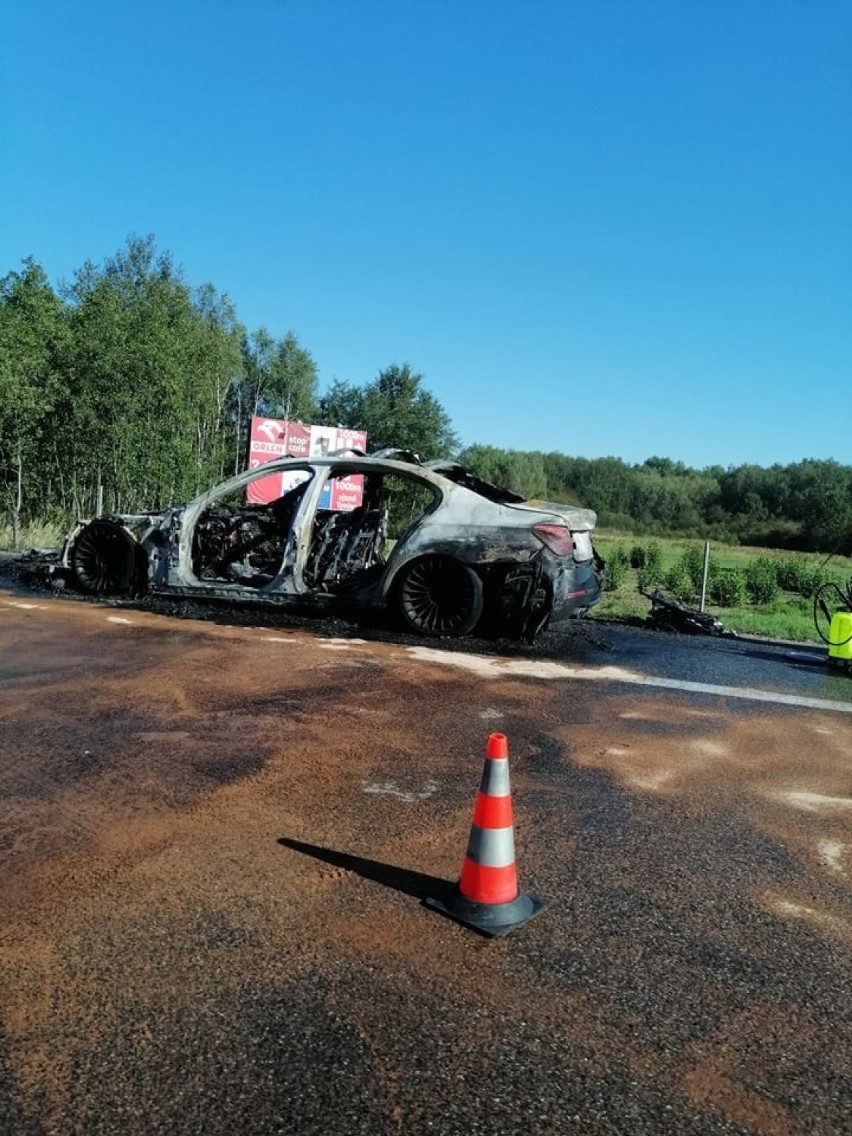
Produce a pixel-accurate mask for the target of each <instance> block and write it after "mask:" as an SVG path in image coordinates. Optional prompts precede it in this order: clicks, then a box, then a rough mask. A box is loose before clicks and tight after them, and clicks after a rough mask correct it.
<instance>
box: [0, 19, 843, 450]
mask: <svg viewBox="0 0 852 1136" xmlns="http://www.w3.org/2000/svg"><path fill="white" fill-rule="evenodd" d="M0 43H2V46H0V53H2V55H0V64H1V65H0V160H2V178H1V179H0V274H5V273H6V272H8V271H12V270H14V269H17V268H19V267H20V261H21V259H22V258H23V257H25V256H27V255H33V256H34V257H35V259H36V260H37V261H38V262H39V263H40V264H41V265H42V266H43V267H44V268H45V270H46V271H47V273H48V275H49V276H50V278H51V280H52V281H53V282H54V283H58V282H59V281H60V280H62V279H67V278H69V277H71V276H72V275H73V273H74V271H75V270H76V269H77V268H79V267H80V266H81V265H82V264H83V262H84V261H85V260H87V259H91V260H93V261H95V262H97V263H100V262H102V261H103V260H104V259H105V258H106V257H108V256H111V255H112V254H113V253H114V252H115V251H116V250H117V249H118V248H119V247H121V246H122V245H123V244H124V242H125V239H126V238H127V236H128V235H129V234H131V233H137V234H140V235H145V234H148V233H153V234H154V235H155V236H156V239H157V245H158V247H159V248H160V249H161V250H168V251H170V252H171V253H172V254H173V256H174V259H175V260H176V262H177V263H178V264H180V265H182V266H183V269H184V271H185V274H186V278H187V280H188V282H189V283H191V284H201V283H203V282H205V281H208V280H209V281H211V282H212V283H213V284H214V285H215V286H216V287H217V288H218V289H220V290H221V291H224V292H227V293H228V295H229V296H230V297H231V299H232V300H233V301H234V303H235V304H236V307H237V312H238V314H239V316H240V318H241V320H242V321H243V322H244V323H245V324H246V325H247V326H248V327H249V328H250V329H253V328H256V327H258V326H260V325H265V326H266V327H267V328H268V329H269V330H270V331H271V332H272V333H273V334H275V335H277V336H281V335H283V334H285V332H287V331H288V330H290V329H292V330H293V331H294V332H295V333H296V335H297V337H298V338H299V341H300V342H301V343H302V345H303V346H304V347H306V348H307V349H308V350H309V351H310V352H311V353H312V355H313V357H314V359H315V360H316V362H317V365H318V368H319V373H320V384H321V387H324V386H325V385H327V384H328V383H330V382H331V381H332V380H333V379H334V378H339V379H343V380H346V381H347V382H352V383H357V384H362V383H364V382H367V381H369V380H371V379H373V378H374V377H375V376H376V374H377V372H378V371H379V370H380V369H381V368H383V367H385V366H387V365H388V364H390V363H392V362H399V363H402V362H406V361H407V362H409V363H410V364H411V365H412V367H414V369H415V370H417V371H420V372H421V373H422V374H423V375H424V379H425V385H426V387H427V388H428V389H429V390H430V391H432V392H433V393H434V394H435V396H436V397H437V398H438V399H439V400H440V402H441V403H442V404H443V405H444V407H445V409H446V410H447V412H448V413H449V415H450V417H451V418H452V420H453V423H454V425H455V428H456V430H457V431H458V432H459V434H460V436H461V438H462V441H463V442H464V443H466V444H467V443H471V442H485V443H491V444H494V445H498V446H503V447H507V448H515V449H544V450H550V449H555V450H561V451H562V452H564V453H569V454H574V455H582V456H587V457H601V456H605V455H610V454H611V455H614V456H617V457H620V458H623V459H624V460H625V461H628V462H641V461H643V460H644V459H645V458H646V457H649V456H651V455H660V456H665V457H671V458H674V459H677V460H680V461H684V462H686V463H687V464H688V465H692V466H696V467H699V468H700V467H704V466H707V465H710V464H714V463H719V464H722V465H738V464H741V463H744V462H753V463H756V464H759V465H770V464H772V463H774V462H781V463H787V462H795V461H799V460H801V459H802V458H805V457H823V458H834V459H836V460H838V461H841V462H843V463H844V464H849V463H852V398H850V385H851V384H850V380H852V3H850V0H765V2H761V0H721V2H716V3H706V2H701V3H699V2H698V0H562V2H552V3H551V2H537V0H527V2H520V0H517V2H514V0H513V2H507V0H417V2H414V0H310V2H302V0H298V2H292V0H247V2H245V3H242V4H237V3H235V2H233V0H232V2H229V3H224V2H220V0H204V2H201V0H185V2H181V0H170V2H168V3H165V2H162V0H146V2H145V3H139V4H127V3H116V2H115V0H110V2H109V3H106V2H86V0H81V2H79V3H67V2H62V3H59V2H56V0H39V2H37V3H32V4H25V3H15V4H12V3H9V4H6V5H5V6H4V9H3V14H2V15H0Z"/></svg>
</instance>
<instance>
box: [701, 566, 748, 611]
mask: <svg viewBox="0 0 852 1136" xmlns="http://www.w3.org/2000/svg"><path fill="white" fill-rule="evenodd" d="M745 598H746V582H745V576H744V575H743V573H742V572H741V571H740V570H739V568H718V567H714V565H713V562H712V561H711V562H710V571H709V573H708V576H707V599H708V601H709V602H710V603H711V604H713V605H714V607H742V605H743V604H744V603H745Z"/></svg>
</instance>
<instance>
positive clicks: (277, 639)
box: [263, 635, 296, 643]
mask: <svg viewBox="0 0 852 1136" xmlns="http://www.w3.org/2000/svg"><path fill="white" fill-rule="evenodd" d="M263 641H264V643H295V642H296V640H295V639H285V638H284V637H283V636H281V635H267V636H266V638H265V639H264V640H263Z"/></svg>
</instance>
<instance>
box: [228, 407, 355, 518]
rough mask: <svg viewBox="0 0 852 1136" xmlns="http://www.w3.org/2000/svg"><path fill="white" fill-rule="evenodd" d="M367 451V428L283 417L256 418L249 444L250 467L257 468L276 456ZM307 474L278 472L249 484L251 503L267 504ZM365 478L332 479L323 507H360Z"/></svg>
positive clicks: (326, 489) (345, 509) (340, 508)
mask: <svg viewBox="0 0 852 1136" xmlns="http://www.w3.org/2000/svg"><path fill="white" fill-rule="evenodd" d="M353 448H354V449H358V450H363V451H364V452H365V453H366V451H367V434H366V432H365V431H364V430H348V429H344V428H343V427H342V426H307V425H305V423H303V422H287V421H285V420H284V419H281V418H252V420H251V441H250V444H249V469H257V467H258V466H259V465H263V463H264V462H268V461H274V460H275V458H282V457H285V456H286V457H294V458H310V457H325V455H326V454H330V453H334V451H335V450H346V449H353ZM304 479H305V474H300V473H275V474H270V476H269V477H259V478H258V479H257V480H256V481H252V482H251V483H250V484H249V487H248V494H247V499H248V501H249V503H250V504H255V505H266V504H268V503H269V502H270V501H274V500H276V498H278V497H281V496H282V495H283V494H284V493H287V492H288V491H289V490H290V489H292V488H293V487H294V486H295V485H298V483H299V482H300V481H303V480H304ZM362 492H363V477H361V476H360V475H354V476H351V477H335V478H333V479H332V480H331V481H330V482H328V483H327V484H326V486H325V489H324V490H323V494H322V497H321V498H320V502H319V507H320V508H321V509H336V510H338V511H341V512H345V511H348V510H350V509H357V507H358V506H359V505H360V504H361V496H362Z"/></svg>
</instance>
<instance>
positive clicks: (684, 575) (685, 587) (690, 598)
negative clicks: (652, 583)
mask: <svg viewBox="0 0 852 1136" xmlns="http://www.w3.org/2000/svg"><path fill="white" fill-rule="evenodd" d="M662 582H663V585H664V586H665V588H666V590H667V591H668V592H671V594H672V595H673V596H674V597H675V599H678V600H683V601H684V602H685V603H693V602H694V601H695V600H696V599H697V598H698V595H697V590H696V587H695V584H694V583H693V581H692V575H691V573H690V571H689V567H688V564H687V563H686V561H685V559H684V557H683V556H681V557H680V559H679V560H678V561H677V562H676V563H675V564H673V565H672V566H671V568H669V570H668V572H666V574H665V576H664V577H663V581H662Z"/></svg>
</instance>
